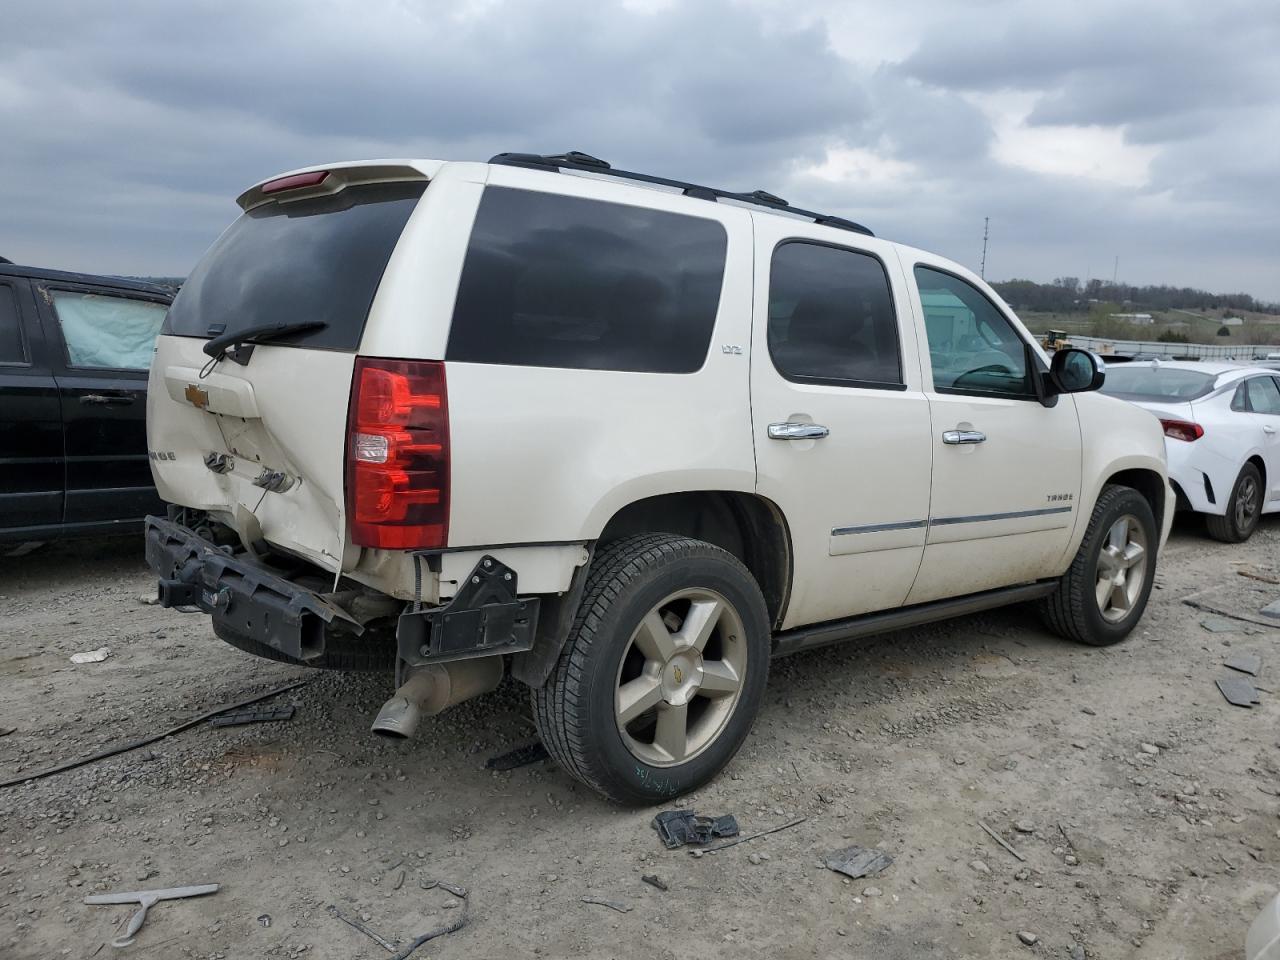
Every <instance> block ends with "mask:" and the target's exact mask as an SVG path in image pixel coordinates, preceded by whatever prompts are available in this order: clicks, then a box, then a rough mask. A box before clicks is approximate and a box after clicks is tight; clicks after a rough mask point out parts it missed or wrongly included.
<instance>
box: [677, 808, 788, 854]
mask: <svg viewBox="0 0 1280 960" xmlns="http://www.w3.org/2000/svg"><path fill="white" fill-rule="evenodd" d="M808 819H809V818H808V817H801V818H800V819H799V820H792V821H791V822H790V823H784V824H783V825H782V826H780V827H774V828H772V829H771V830H761V831H760V832H759V833H752V834H748V835H747V836H745V837H734V838H733V839H732V840H726V841H725V842H724V843H718V844H716V845H715V846H714V847H706V848H704V849H702V850H690V851H689V853H691V854H694V853H715V852H716V851H717V850H723V849H725V848H726V847H732V846H736V845H737V844H739V843H746V842H747V841H748V840H754V839H756V838H757V837H767V836H768V835H769V834H771V833H777V832H778V831H779V830H789V829H791V828H792V827H795V826H799V825H800V824H802V823H804V822H805V821H806V820H808Z"/></svg>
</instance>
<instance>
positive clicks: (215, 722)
mask: <svg viewBox="0 0 1280 960" xmlns="http://www.w3.org/2000/svg"><path fill="white" fill-rule="evenodd" d="M293 711H294V707H293V705H292V704H290V705H288V706H284V707H252V708H250V709H248V710H233V711H232V712H231V713H223V714H220V715H219V716H216V717H214V718H213V719H212V720H210V721H209V726H211V727H240V726H244V725H245V724H246V723H269V722H270V721H272V720H292V719H293Z"/></svg>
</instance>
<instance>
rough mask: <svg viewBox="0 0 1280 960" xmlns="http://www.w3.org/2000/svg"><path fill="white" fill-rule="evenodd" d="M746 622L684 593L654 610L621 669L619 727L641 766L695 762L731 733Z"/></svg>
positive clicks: (724, 605) (707, 593)
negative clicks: (728, 730)
mask: <svg viewBox="0 0 1280 960" xmlns="http://www.w3.org/2000/svg"><path fill="white" fill-rule="evenodd" d="M746 670H747V643H746V637H745V633H744V628H743V625H742V618H741V617H740V616H739V615H738V612H737V611H736V610H735V609H734V608H733V605H732V604H731V603H730V602H729V601H728V600H726V599H725V598H724V597H723V596H721V595H720V594H718V593H716V592H715V591H713V590H707V589H702V588H692V589H686V590H680V591H677V592H676V593H673V594H671V595H670V596H668V597H667V598H666V599H664V600H663V601H661V602H660V603H658V604H657V605H656V606H654V607H653V609H651V610H650V611H649V612H648V613H647V614H646V615H645V617H644V618H643V619H642V620H641V621H640V625H639V626H638V627H637V628H636V630H635V632H634V633H633V634H632V635H631V639H630V640H629V641H628V643H627V649H626V650H625V652H624V653H623V655H622V662H621V663H620V664H619V666H618V677H617V683H616V686H615V689H614V720H615V722H616V723H617V726H618V731H619V733H621V734H622V741H623V743H624V744H625V745H626V747H627V749H628V750H629V751H630V752H631V754H632V755H633V756H635V757H636V759H638V760H642V761H644V762H645V763H647V764H649V765H650V766H655V767H669V766H674V765H676V764H680V763H684V762H686V761H688V760H692V759H693V758H694V757H696V756H697V755H698V754H700V753H702V752H703V751H704V750H706V749H707V748H708V747H709V746H711V744H712V743H714V742H715V740H716V738H717V737H718V736H719V735H720V734H721V732H723V730H724V729H725V727H726V726H727V724H728V722H729V718H730V717H731V716H733V712H734V710H735V708H736V707H737V706H738V701H739V700H740V699H741V697H742V689H743V682H744V680H745V678H746Z"/></svg>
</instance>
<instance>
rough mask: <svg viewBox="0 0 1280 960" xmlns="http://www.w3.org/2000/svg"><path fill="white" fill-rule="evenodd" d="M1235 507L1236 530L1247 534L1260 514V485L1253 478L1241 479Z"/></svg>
mask: <svg viewBox="0 0 1280 960" xmlns="http://www.w3.org/2000/svg"><path fill="white" fill-rule="evenodd" d="M1234 506H1235V521H1236V529H1237V530H1239V531H1240V532H1241V533H1245V532H1246V531H1247V530H1248V529H1249V526H1250V525H1251V524H1252V523H1253V518H1254V515H1255V514H1256V513H1257V512H1258V483H1257V481H1256V480H1254V479H1253V477H1251V476H1245V477H1242V478H1241V479H1240V487H1239V489H1238V490H1236V502H1235V505H1234Z"/></svg>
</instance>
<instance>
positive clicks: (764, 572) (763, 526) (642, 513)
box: [597, 490, 792, 628]
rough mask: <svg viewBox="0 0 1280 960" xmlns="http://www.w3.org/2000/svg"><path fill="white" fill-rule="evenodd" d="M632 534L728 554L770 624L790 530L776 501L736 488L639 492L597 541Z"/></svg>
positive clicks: (784, 580)
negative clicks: (749, 580) (701, 544)
mask: <svg viewBox="0 0 1280 960" xmlns="http://www.w3.org/2000/svg"><path fill="white" fill-rule="evenodd" d="M638 533H673V534H679V535H682V536H686V537H691V538H693V539H695V540H705V541H706V542H707V543H711V544H714V545H715V546H717V547H720V548H721V549H724V550H727V551H728V552H729V553H731V554H733V555H734V556H735V557H737V558H738V559H739V560H741V561H742V563H743V565H744V566H746V568H747V570H749V571H750V573H751V575H752V577H754V578H755V581H756V583H757V584H758V585H759V587H760V592H761V593H762V594H763V595H764V602H765V607H766V609H767V610H768V611H769V621H770V623H771V624H773V626H774V627H775V628H776V627H777V626H778V624H780V623H781V622H782V618H783V616H784V615H785V614H786V609H787V601H788V599H789V598H790V595H791V571H792V556H791V532H790V530H789V529H788V527H787V521H786V517H785V516H784V515H783V513H782V510H781V509H780V508H779V507H778V505H777V504H776V503H774V502H773V501H772V500H769V499H768V498H766V497H762V496H759V495H758V494H754V493H743V492H741V491H737V490H693V491H683V492H679V493H665V494H659V495H657V496H652V497H644V498H642V499H640V500H636V501H633V502H632V503H629V504H627V505H626V506H624V507H622V508H621V509H619V510H618V511H616V512H615V513H614V515H613V516H612V517H610V518H609V521H608V522H607V523H606V524H605V526H604V529H603V530H602V531H601V532H600V537H599V540H598V541H597V543H598V544H600V545H603V544H605V543H608V542H610V541H611V540H617V539H619V538H621V537H627V536H631V535H633V534H638Z"/></svg>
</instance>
